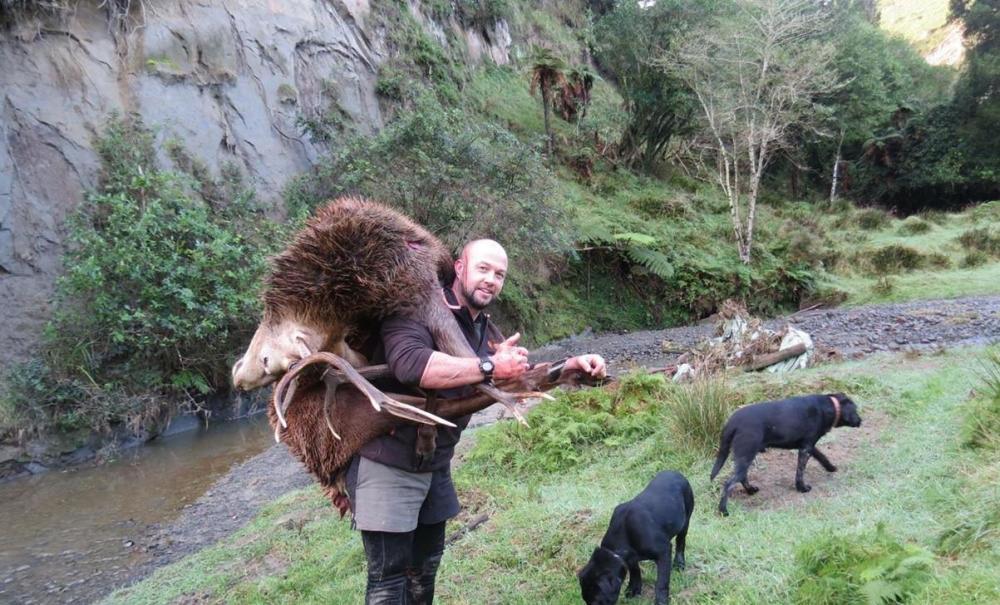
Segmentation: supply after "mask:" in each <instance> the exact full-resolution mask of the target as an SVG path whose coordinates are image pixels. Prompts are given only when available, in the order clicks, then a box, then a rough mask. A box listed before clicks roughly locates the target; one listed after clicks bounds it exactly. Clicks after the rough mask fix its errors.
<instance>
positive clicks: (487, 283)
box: [454, 239, 507, 312]
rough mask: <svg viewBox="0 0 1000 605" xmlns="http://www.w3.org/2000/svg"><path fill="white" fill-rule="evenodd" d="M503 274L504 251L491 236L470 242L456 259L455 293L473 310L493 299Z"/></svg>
mask: <svg viewBox="0 0 1000 605" xmlns="http://www.w3.org/2000/svg"><path fill="white" fill-rule="evenodd" d="M506 278H507V252H505V251H504V249H503V246H501V245H500V244H498V243H497V242H495V241H493V240H491V239H477V240H475V241H471V242H469V243H468V244H466V245H465V248H462V254H461V256H459V258H458V260H456V261H455V287H454V290H455V295H456V296H457V297H458V302H459V303H461V304H463V305H465V306H466V307H469V309H470V310H472V311H473V312H478V311H482V310H483V309H484V308H486V306H487V305H489V304H490V303H491V302H493V299H494V298H496V297H497V295H498V294H500V290H502V289H503V282H504V280H505V279H506Z"/></svg>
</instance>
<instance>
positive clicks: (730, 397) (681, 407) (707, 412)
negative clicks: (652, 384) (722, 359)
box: [667, 377, 741, 454]
mask: <svg viewBox="0 0 1000 605" xmlns="http://www.w3.org/2000/svg"><path fill="white" fill-rule="evenodd" d="M740 401H741V400H740V395H739V393H738V392H736V391H734V390H733V389H731V388H729V386H728V385H727V384H726V382H725V379H723V378H719V377H716V378H700V379H698V380H695V381H693V382H690V383H686V384H679V385H672V388H671V389H670V390H669V391H668V394H667V414H668V417H669V418H668V422H669V423H670V427H671V432H672V433H673V436H674V438H675V439H677V441H678V444H679V445H681V446H682V447H683V448H685V449H692V450H695V451H699V452H704V453H706V454H711V453H712V452H714V451H715V449H716V448H717V447H718V445H719V435H721V434H722V426H723V425H724V424H725V423H726V420H727V419H728V418H729V415H730V414H731V413H732V412H733V410H735V409H736V408H737V407H739V404H740Z"/></svg>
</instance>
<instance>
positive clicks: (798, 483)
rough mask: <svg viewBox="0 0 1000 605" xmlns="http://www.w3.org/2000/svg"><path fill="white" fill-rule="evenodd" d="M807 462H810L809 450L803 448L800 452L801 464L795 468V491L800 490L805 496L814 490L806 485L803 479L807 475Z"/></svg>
mask: <svg viewBox="0 0 1000 605" xmlns="http://www.w3.org/2000/svg"><path fill="white" fill-rule="evenodd" d="M806 462H809V450H808V449H806V448H803V449H801V450H799V464H798V466H797V467H796V468H795V489H797V490H799V491H800V492H802V493H803V494H804V493H806V492H808V491H809V490H811V489H812V486H809V485H806V483H805V481H804V480H803V478H802V476H803V475H804V474H805V470H806Z"/></svg>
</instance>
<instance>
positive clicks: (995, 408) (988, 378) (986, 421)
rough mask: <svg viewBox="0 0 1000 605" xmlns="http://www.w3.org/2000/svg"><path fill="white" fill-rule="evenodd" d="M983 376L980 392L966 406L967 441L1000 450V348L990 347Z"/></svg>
mask: <svg viewBox="0 0 1000 605" xmlns="http://www.w3.org/2000/svg"><path fill="white" fill-rule="evenodd" d="M979 376H980V382H981V384H980V390H981V393H980V396H979V397H977V398H975V399H973V400H972V401H970V402H969V404H968V405H967V407H966V414H965V424H964V427H963V442H964V444H965V445H966V446H968V447H973V448H989V449H993V450H1000V349H993V350H991V351H988V352H987V354H986V359H985V360H984V361H983V365H982V369H981V370H980V373H979Z"/></svg>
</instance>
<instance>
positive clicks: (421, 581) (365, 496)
mask: <svg viewBox="0 0 1000 605" xmlns="http://www.w3.org/2000/svg"><path fill="white" fill-rule="evenodd" d="M506 279H507V253H506V251H504V249H503V246H501V245H500V244H498V243H497V242H495V241H493V240H488V239H481V240H475V241H472V242H469V243H468V244H466V245H465V247H464V248H463V249H462V254H461V256H460V257H459V258H458V260H457V261H455V280H454V282H453V283H452V284H451V286H450V287H445V288H444V297H445V300H446V301H447V302H448V305H449V306H450V307H451V308H452V312H453V313H454V315H455V319H456V320H457V321H458V324H459V326H461V328H462V332H463V333H464V334H465V338H466V340H468V342H469V344H470V345H471V346H472V349H473V350H474V351H475V352H476V354H477V355H478V357H476V358H471V357H452V356H451V355H447V354H445V353H442V352H440V351H437V350H436V347H435V344H434V339H433V337H432V336H431V333H430V330H428V329H427V327H426V326H424V325H422V324H419V323H417V322H415V321H413V320H409V319H403V318H398V317H396V318H390V319H388V320H386V321H385V322H383V324H382V328H381V343H380V346H379V348H378V349H377V350H376V351H375V352H374V354H373V356H372V361H373V362H374V363H382V362H384V363H388V364H389V369H390V370H391V371H392V373H393V375H394V376H395V381H394V382H389V383H388V384H386V383H383V384H381V385H380V386H382V387H383V388H384V389H386V390H393V391H396V392H400V391H402V392H406V391H407V390H411V391H412V390H414V388H415V387H420V388H422V389H437V390H438V391H439V395H440V396H441V397H462V396H465V395H468V394H470V392H472V391H473V385H475V384H477V383H480V382H483V381H488V380H492V379H494V378H495V379H505V378H516V377H518V376H520V375H521V374H523V373H524V371H525V370H526V369H527V368H528V365H529V364H528V350H527V349H525V348H524V347H521V346H518V344H517V343H518V339H519V338H520V334H514V335H513V336H511V337H510V338H507V339H504V337H503V336H502V335H501V333H500V330H499V329H497V327H496V326H495V325H494V324H493V322H491V321H490V319H489V316H488V315H487V314H486V313H483V310H484V309H485V308H486V307H488V306H489V305H490V303H492V302H493V301H494V300H495V299H496V297H497V296H498V295H499V294H500V291H501V290H502V289H503V284H504V281H505V280H506ZM566 368H568V369H580V370H583V371H585V372H588V373H590V374H591V375H592V376H597V377H603V376H604V374H605V363H604V359H602V358H601V356H599V355H580V356H578V357H573V358H571V359H569V360H568V361H567V362H566ZM397 389H398V390H397ZM470 418H471V416H465V417H463V418H458V419H452V420H453V421H454V422H455V424H456V425H457V427H456V428H447V427H438V429H437V441H436V449H435V451H434V454H433V455H432V456H429V457H425V458H423V459H421V458H418V456H417V453H416V440H417V429H416V427H412V426H405V427H400V428H397V429H396V430H395V431H394V432H393V433H391V434H389V435H385V436H382V437H378V438H376V439H374V440H372V441H371V442H369V443H367V444H366V445H365V446H364V447H362V448H361V451H360V454H359V456H357V457H356V458H355V459H354V461H353V462H352V463H351V466H350V469H349V471H348V474H347V490H348V494H349V495H350V500H351V508H352V510H353V513H354V523H355V526H356V527H357V528H358V529H359V530H361V537H362V542H363V543H364V547H365V555H366V557H367V559H368V586H367V591H366V597H365V604H366V605H399V604H402V603H406V604H408V605H429V604H431V603H433V601H434V581H435V577H436V574H437V568H438V565H439V564H440V563H441V556H442V555H443V554H444V529H445V522H446V521H447V520H448V519H450V518H451V517H454V516H455V515H457V514H458V512H459V510H460V506H459V502H458V496H457V494H456V493H455V486H454V484H453V483H452V481H451V459H452V456H454V454H455V444H457V443H458V440H459V438H460V436H461V433H462V430H463V429H464V428H465V427H466V426H468V424H469V420H470Z"/></svg>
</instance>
